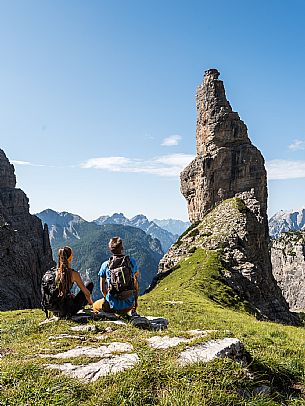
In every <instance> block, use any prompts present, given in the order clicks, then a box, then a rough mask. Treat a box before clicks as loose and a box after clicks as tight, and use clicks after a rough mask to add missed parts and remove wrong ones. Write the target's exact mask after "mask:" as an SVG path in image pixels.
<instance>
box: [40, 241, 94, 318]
mask: <svg viewBox="0 0 305 406" xmlns="http://www.w3.org/2000/svg"><path fill="white" fill-rule="evenodd" d="M72 259H73V251H72V248H70V247H64V248H60V249H59V251H58V265H57V268H56V270H53V271H52V270H51V271H48V272H47V273H46V274H45V275H44V277H43V280H42V307H43V309H44V310H45V311H46V314H47V310H51V311H52V312H53V314H54V315H55V316H59V317H70V316H73V315H75V314H76V313H77V312H78V311H79V310H80V309H82V308H83V307H84V306H85V305H86V304H89V305H92V304H93V301H92V296H91V293H92V290H93V283H92V282H89V283H87V284H86V285H85V284H84V282H83V281H82V278H81V276H80V274H79V273H78V272H76V271H75V270H74V269H72V268H71V262H72ZM74 282H75V283H76V285H77V286H78V287H79V289H80V291H79V292H78V293H77V295H76V296H74V295H73V294H72V293H71V288H72V285H73V283H74ZM52 285H53V286H52Z"/></svg>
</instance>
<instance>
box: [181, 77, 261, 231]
mask: <svg viewBox="0 0 305 406" xmlns="http://www.w3.org/2000/svg"><path fill="white" fill-rule="evenodd" d="M218 76H219V72H218V71H217V70H216V69H210V70H208V71H206V72H205V76H204V80H203V83H202V84H201V85H200V86H199V87H198V89H197V97H196V106H197V129H196V144H197V157H196V158H195V159H194V160H193V161H192V162H191V163H190V164H189V165H188V166H187V167H186V168H185V169H184V170H183V172H182V173H181V192H182V194H183V195H184V197H185V198H186V200H187V203H188V212H189V218H190V221H191V222H193V223H194V222H196V221H200V220H202V219H203V217H204V215H205V213H206V212H207V211H208V210H210V209H211V208H213V207H214V206H215V204H217V203H219V202H221V201H222V200H224V199H228V198H231V197H234V196H237V197H238V196H239V195H240V193H243V194H244V196H243V198H244V199H245V201H246V203H247V200H250V201H251V207H252V208H251V210H253V212H254V214H255V215H256V217H257V218H258V220H259V221H260V222H261V223H263V224H264V226H265V232H266V234H267V216H266V210H267V186H266V185H267V183H266V170H265V167H264V158H263V156H262V154H261V153H260V151H259V150H258V149H257V148H256V147H254V146H253V145H252V144H251V141H250V139H249V137H248V134H247V127H246V125H245V123H244V122H243V121H242V120H241V119H240V118H239V115H238V113H236V112H233V111H232V108H231V106H230V103H229V102H228V100H227V99H226V95H225V90H224V86H223V82H222V81H221V80H218ZM245 192H246V193H245ZM249 207H250V206H249Z"/></svg>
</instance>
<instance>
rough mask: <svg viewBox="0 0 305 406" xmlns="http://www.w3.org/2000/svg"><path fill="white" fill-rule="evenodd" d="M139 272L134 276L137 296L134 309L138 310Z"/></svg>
mask: <svg viewBox="0 0 305 406" xmlns="http://www.w3.org/2000/svg"><path fill="white" fill-rule="evenodd" d="M138 276H139V274H138V272H136V273H135V274H134V277H133V283H134V298H135V304H134V310H135V311H136V310H137V307H138V296H139V282H138Z"/></svg>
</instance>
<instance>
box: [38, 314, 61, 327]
mask: <svg viewBox="0 0 305 406" xmlns="http://www.w3.org/2000/svg"><path fill="white" fill-rule="evenodd" d="M58 320H59V317H57V316H52V317H50V318H49V319H45V320H43V321H41V322H40V323H39V325H40V326H43V325H44V324H49V323H54V322H55V321H58Z"/></svg>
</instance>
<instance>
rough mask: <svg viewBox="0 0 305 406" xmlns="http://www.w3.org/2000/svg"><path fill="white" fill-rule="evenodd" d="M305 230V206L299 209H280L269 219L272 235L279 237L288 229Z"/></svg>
mask: <svg viewBox="0 0 305 406" xmlns="http://www.w3.org/2000/svg"><path fill="white" fill-rule="evenodd" d="M301 230H305V207H303V208H301V209H299V210H280V211H279V212H277V213H275V214H274V215H273V216H272V217H271V218H270V219H269V233H270V236H271V237H275V238H277V237H279V236H280V234H281V233H283V232H287V231H301Z"/></svg>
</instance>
